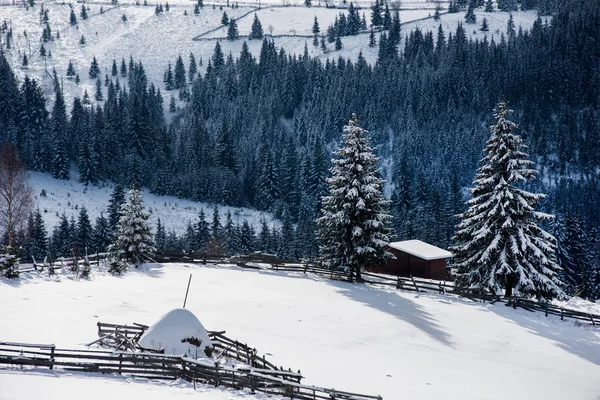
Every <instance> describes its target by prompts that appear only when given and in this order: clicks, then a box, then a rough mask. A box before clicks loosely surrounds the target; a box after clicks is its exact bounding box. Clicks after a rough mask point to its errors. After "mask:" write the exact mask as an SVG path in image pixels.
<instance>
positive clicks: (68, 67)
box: [67, 60, 76, 78]
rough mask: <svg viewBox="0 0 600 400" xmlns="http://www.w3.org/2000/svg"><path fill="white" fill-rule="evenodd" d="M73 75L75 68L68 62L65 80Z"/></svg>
mask: <svg viewBox="0 0 600 400" xmlns="http://www.w3.org/2000/svg"><path fill="white" fill-rule="evenodd" d="M75 74H76V72H75V67H73V63H72V62H71V60H69V65H68V66H67V78H73V77H74V76H75Z"/></svg>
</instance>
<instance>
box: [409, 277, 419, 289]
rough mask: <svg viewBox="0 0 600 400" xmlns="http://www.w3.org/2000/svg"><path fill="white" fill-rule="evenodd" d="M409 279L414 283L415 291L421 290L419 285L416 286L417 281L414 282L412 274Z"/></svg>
mask: <svg viewBox="0 0 600 400" xmlns="http://www.w3.org/2000/svg"><path fill="white" fill-rule="evenodd" d="M410 280H412V283H413V285H415V289H417V293H419V292H421V291H420V290H419V287H418V286H417V282H415V278H413V276H412V275H411V276H410Z"/></svg>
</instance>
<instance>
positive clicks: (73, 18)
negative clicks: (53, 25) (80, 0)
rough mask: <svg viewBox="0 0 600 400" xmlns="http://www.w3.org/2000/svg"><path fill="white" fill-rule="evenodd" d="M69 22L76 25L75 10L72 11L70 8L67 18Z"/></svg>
mask: <svg viewBox="0 0 600 400" xmlns="http://www.w3.org/2000/svg"><path fill="white" fill-rule="evenodd" d="M69 22H70V23H71V25H77V16H76V15H75V11H73V9H71V16H70V18H69Z"/></svg>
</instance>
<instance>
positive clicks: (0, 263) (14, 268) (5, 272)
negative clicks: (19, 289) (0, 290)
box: [0, 247, 19, 278]
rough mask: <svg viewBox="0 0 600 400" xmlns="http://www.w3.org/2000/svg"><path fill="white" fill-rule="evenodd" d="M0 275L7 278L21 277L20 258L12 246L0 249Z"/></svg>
mask: <svg viewBox="0 0 600 400" xmlns="http://www.w3.org/2000/svg"><path fill="white" fill-rule="evenodd" d="M0 276H5V277H6V278H18V277H19V259H18V258H17V256H15V255H14V252H13V251H12V249H11V248H10V247H5V248H3V249H0Z"/></svg>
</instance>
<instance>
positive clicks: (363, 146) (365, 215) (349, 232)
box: [317, 114, 393, 280]
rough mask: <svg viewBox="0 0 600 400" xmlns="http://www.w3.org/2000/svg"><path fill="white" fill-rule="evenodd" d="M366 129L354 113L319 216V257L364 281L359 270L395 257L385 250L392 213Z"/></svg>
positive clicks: (346, 129) (352, 277) (333, 267)
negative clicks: (390, 212) (361, 125)
mask: <svg viewBox="0 0 600 400" xmlns="http://www.w3.org/2000/svg"><path fill="white" fill-rule="evenodd" d="M367 133H368V132H367V131H366V130H364V129H362V128H360V127H359V126H358V117H357V116H356V115H355V114H353V115H352V117H351V118H350V121H349V122H348V125H346V126H345V127H344V143H343V145H342V147H341V148H340V149H339V150H338V151H336V152H335V153H334V155H335V157H336V158H335V159H333V160H332V163H333V167H332V169H331V173H332V176H331V178H328V179H327V182H328V183H329V195H328V196H325V197H324V198H323V200H322V210H321V215H322V216H321V217H320V218H318V219H317V223H318V226H319V239H320V240H321V258H322V260H323V264H324V265H326V266H327V267H329V268H332V269H346V270H347V271H348V273H349V276H350V279H357V280H361V269H362V268H364V267H365V266H367V265H378V264H381V263H385V262H386V261H387V260H389V259H390V258H393V255H392V254H391V253H389V252H388V251H387V250H386V246H387V245H388V242H389V234H390V229H389V228H388V222H389V220H390V218H391V216H390V215H389V214H388V213H387V207H388V203H389V201H387V200H385V199H384V198H383V193H382V185H383V183H384V181H383V180H382V179H381V178H379V169H378V168H377V163H378V161H379V159H378V158H377V157H376V156H375V154H374V153H373V149H372V148H371V147H370V146H369V143H368V140H367V138H366V134H367Z"/></svg>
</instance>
